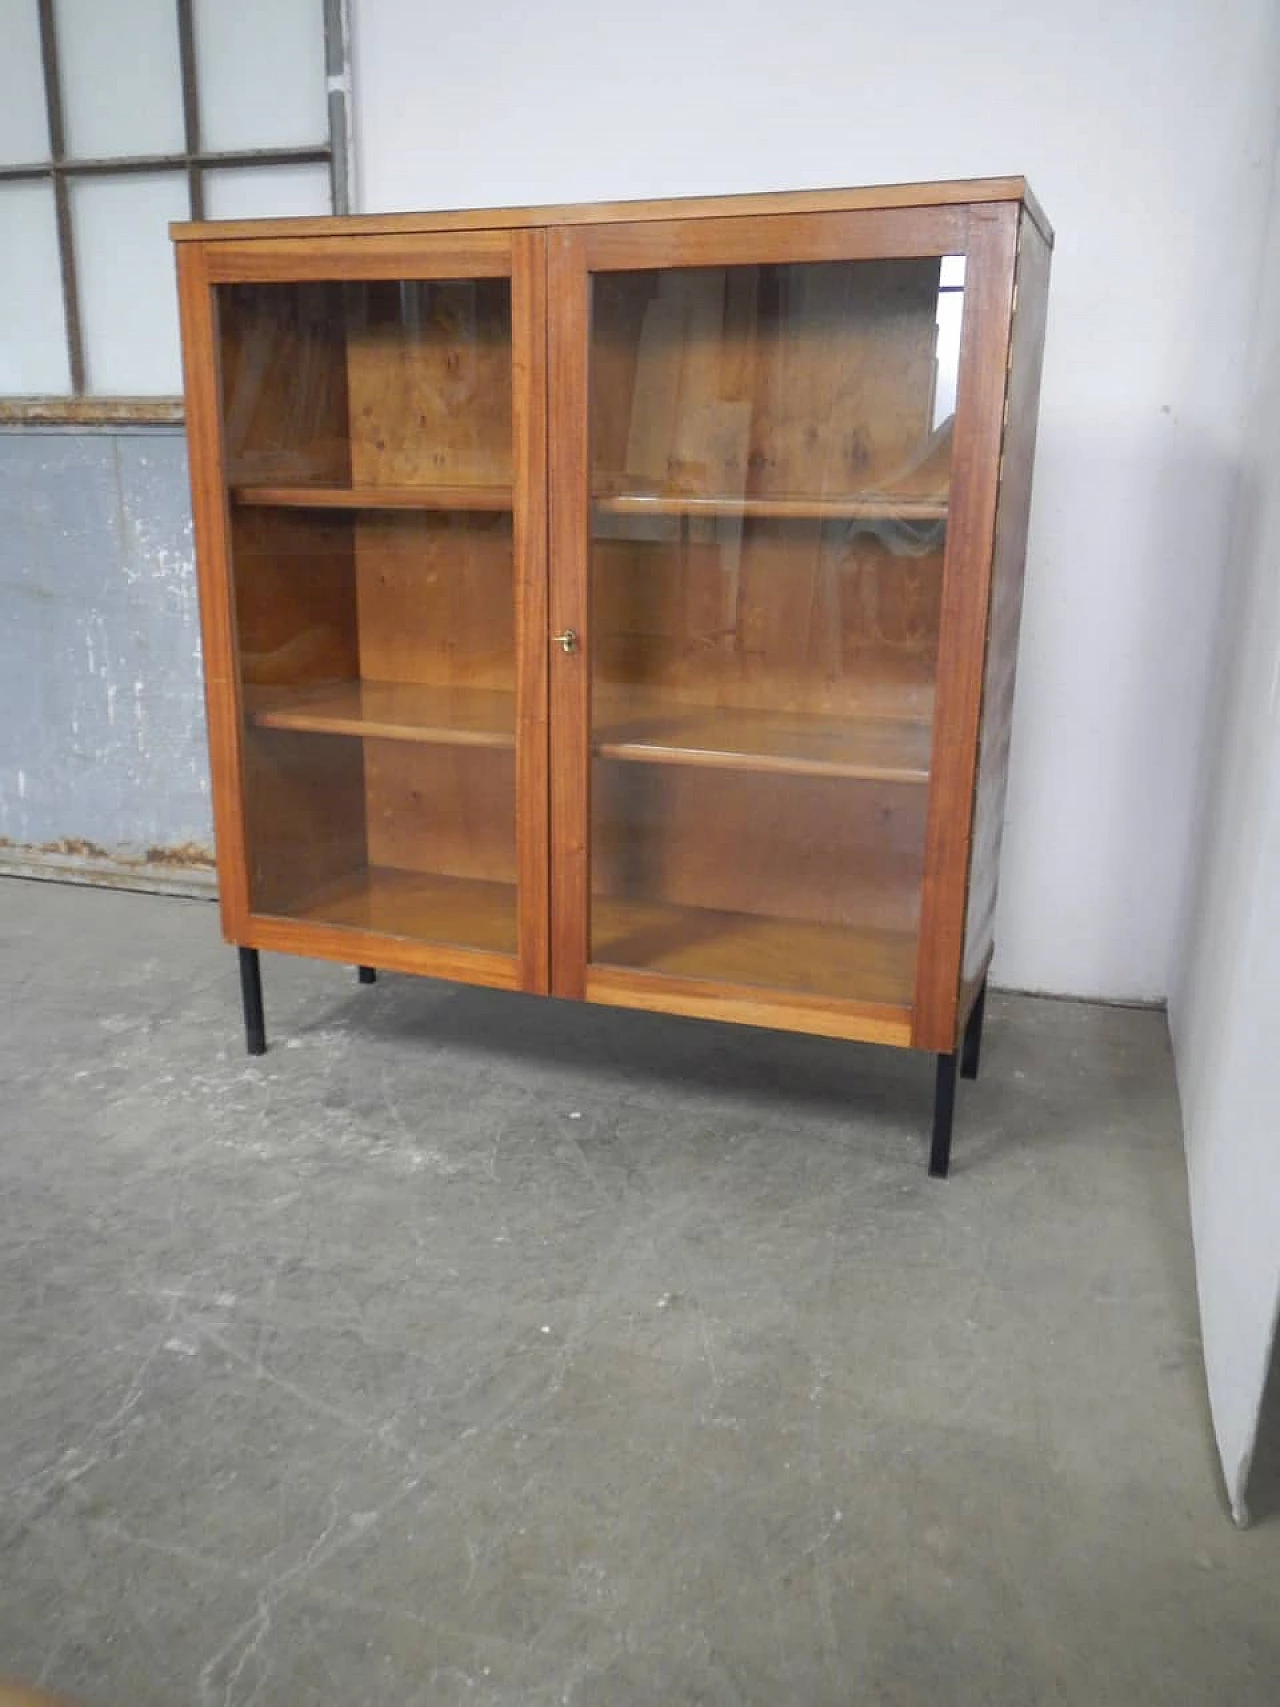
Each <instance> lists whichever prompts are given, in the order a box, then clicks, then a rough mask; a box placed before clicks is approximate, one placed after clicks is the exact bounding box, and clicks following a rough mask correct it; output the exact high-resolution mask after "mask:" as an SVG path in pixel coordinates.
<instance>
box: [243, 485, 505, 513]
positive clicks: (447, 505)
mask: <svg viewBox="0 0 1280 1707" xmlns="http://www.w3.org/2000/svg"><path fill="white" fill-rule="evenodd" d="M231 501H232V503H233V504H237V505H244V506H246V507H254V506H258V507H265V508H269V509H293V510H499V511H501V510H509V509H510V508H511V502H512V500H511V488H510V486H320V485H315V486H308V485H294V486H267V485H239V486H233V487H232V488H231Z"/></svg>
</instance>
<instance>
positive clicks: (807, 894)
mask: <svg viewBox="0 0 1280 1707" xmlns="http://www.w3.org/2000/svg"><path fill="white" fill-rule="evenodd" d="M925 794H926V791H925V790H924V789H922V788H919V787H916V786H913V785H911V784H892V783H880V784H875V783H860V784H851V783H850V782H849V781H847V780H846V779H844V778H826V777H823V778H814V777H794V776H761V775H743V774H741V773H737V772H732V771H711V772H709V771H693V770H682V769H678V768H668V767H664V766H658V765H640V764H614V763H609V762H607V761H603V760H597V761H596V763H595V764H594V765H593V766H592V802H591V804H592V854H591V886H592V890H593V892H594V893H595V894H598V895H608V896H611V897H615V898H626V899H630V900H646V901H666V902H671V903H673V904H676V905H680V906H688V907H707V908H713V909H718V910H722V911H726V912H737V913H754V914H758V915H761V916H764V917H771V918H790V919H808V920H813V921H817V922H820V923H825V924H831V925H848V926H873V927H882V928H885V929H889V930H912V929H914V927H915V924H916V921H917V919H918V916H919V890H920V882H921V876H922V869H923V867H922V859H923V850H924V821H925V820H924V814H925Z"/></svg>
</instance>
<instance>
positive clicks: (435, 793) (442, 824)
mask: <svg viewBox="0 0 1280 1707" xmlns="http://www.w3.org/2000/svg"><path fill="white" fill-rule="evenodd" d="M363 745H364V750H365V794H366V800H367V808H368V825H369V832H368V843H369V863H370V864H371V865H377V866H396V867H399V868H400V869H401V870H405V871H427V872H434V873H437V874H439V875H441V876H445V877H470V878H480V879H483V880H484V881H486V882H494V883H514V882H515V880H516V813H515V755H514V753H513V752H511V751H510V750H500V749H476V748H465V747H433V746H423V745H418V744H415V743H411V742H404V741H378V740H368V741H365V742H364V744H363Z"/></svg>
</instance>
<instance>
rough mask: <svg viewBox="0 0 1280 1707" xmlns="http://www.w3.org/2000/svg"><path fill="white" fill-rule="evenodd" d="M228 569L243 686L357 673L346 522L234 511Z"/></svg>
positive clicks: (304, 514)
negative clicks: (229, 569)
mask: <svg viewBox="0 0 1280 1707" xmlns="http://www.w3.org/2000/svg"><path fill="white" fill-rule="evenodd" d="M231 561H232V581H233V585H234V603H235V624H236V639H237V649H238V654H239V663H240V673H241V679H242V681H243V682H244V683H245V684H246V686H249V687H284V686H293V685H298V686H301V685H302V684H304V683H307V682H319V681H331V680H334V679H341V678H344V677H350V676H354V675H355V674H356V673H357V671H358V668H359V665H358V653H357V644H356V574H355V552H354V545H353V538H352V524H351V520H350V518H349V517H346V516H332V515H324V514H321V513H318V512H316V511H309V510H258V509H239V508H235V507H233V508H232V512H231Z"/></svg>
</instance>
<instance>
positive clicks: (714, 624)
mask: <svg viewBox="0 0 1280 1707" xmlns="http://www.w3.org/2000/svg"><path fill="white" fill-rule="evenodd" d="M636 525H638V524H633V523H628V526H629V527H634V526H636ZM647 525H648V527H649V528H650V529H651V530H653V531H655V532H657V533H660V534H665V535H666V538H665V539H654V540H650V541H642V540H637V539H634V538H632V539H626V538H623V539H607V540H606V539H600V538H597V539H596V541H595V542H594V544H593V550H592V595H593V597H592V606H591V633H592V656H593V663H594V667H595V672H596V679H597V680H599V681H600V682H602V683H607V682H621V683H629V684H640V685H646V686H649V685H651V686H655V687H662V688H663V689H665V690H667V691H668V692H669V693H670V695H671V697H672V700H673V701H674V702H676V703H679V702H680V701H682V700H684V701H689V702H691V703H697V704H718V705H732V706H741V707H754V708H759V709H778V710H788V711H814V712H823V711H827V712H833V713H839V712H864V713H865V712H871V713H874V712H875V711H876V710H877V709H878V708H879V709H882V710H884V711H885V713H886V714H892V715H897V716H911V715H918V716H920V717H921V718H927V717H928V716H929V714H930V711H931V708H932V703H933V696H932V684H933V674H934V667H935V662H936V658H937V650H938V618H939V606H940V598H941V586H942V551H941V546H940V545H938V546H937V547H936V548H935V549H932V550H929V551H928V552H926V553H925V554H924V555H921V556H912V555H895V554H894V553H893V552H891V551H888V550H886V549H885V547H884V546H883V545H882V544H880V543H879V540H878V539H877V537H876V536H875V535H874V534H872V533H868V532H866V531H861V530H858V531H855V530H854V528H852V527H851V524H849V523H848V522H829V521H827V522H820V521H787V522H775V521H749V522H747V523H745V524H744V523H743V522H742V521H741V520H732V519H727V518H722V519H718V520H702V519H696V520H686V521H680V520H678V519H665V518H664V519H659V520H657V521H654V522H651V523H649V524H647ZM876 525H877V526H880V525H883V526H885V527H887V528H889V529H894V528H897V527H899V526H900V524H898V523H888V524H876Z"/></svg>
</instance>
